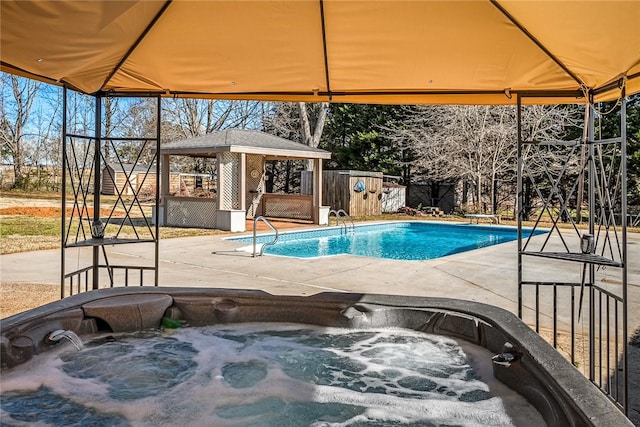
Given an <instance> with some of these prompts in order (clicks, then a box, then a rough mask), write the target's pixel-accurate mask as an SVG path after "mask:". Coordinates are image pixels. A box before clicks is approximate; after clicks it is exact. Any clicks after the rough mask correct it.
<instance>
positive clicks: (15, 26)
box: [0, 0, 640, 104]
mask: <svg viewBox="0 0 640 427" xmlns="http://www.w3.org/2000/svg"><path fill="white" fill-rule="evenodd" d="M0 5H1V6H0V7H1V10H0V12H1V15H0V16H1V19H2V22H1V25H0V28H1V46H0V55H1V61H2V70H3V71H7V72H11V73H17V74H21V75H24V76H28V77H32V78H38V79H41V80H45V81H50V82H55V83H58V84H65V85H68V86H69V87H72V88H76V89H78V90H80V91H83V92H86V93H95V92H99V91H111V90H113V91H118V92H154V93H155V92H161V93H163V94H166V95H170V96H192V97H215V98H230V99H256V100H289V101H294V100H300V101H326V100H333V101H337V102H369V103H469V104H484V103H487V104H508V103H513V102H515V97H514V96H512V95H513V94H514V93H523V92H530V91H533V92H536V93H538V94H543V95H556V96H555V97H554V98H552V99H551V101H553V102H576V101H582V102H584V98H583V99H581V100H580V99H577V98H576V97H577V96H580V95H581V94H583V93H584V92H585V91H588V90H592V91H594V93H596V94H597V96H596V100H609V99H616V98H618V97H619V95H620V92H621V91H620V86H622V85H626V91H627V94H632V93H635V92H639V91H640V24H639V23H640V2H639V1H564V0H563V1H510V0H477V1H419V0H416V1H360V0H354V1H352V0H313V1H311V0H310V1H305V0H300V1H276V0H273V1H235V0H234V1H181V0H175V1H151V0H144V1H109V0H103V1H16V0H2V1H1V2H0ZM549 91H552V92H555V91H562V92H565V91H566V93H561V94H557V93H556V94H554V93H548V92H549Z"/></svg>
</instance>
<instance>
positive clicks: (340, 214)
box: [327, 209, 356, 234]
mask: <svg viewBox="0 0 640 427" xmlns="http://www.w3.org/2000/svg"><path fill="white" fill-rule="evenodd" d="M331 214H334V215H335V217H336V225H340V221H342V226H341V227H340V233H342V231H343V230H344V234H347V231H348V225H347V221H346V219H348V220H349V221H351V231H355V229H356V224H355V223H354V222H353V218H351V216H349V214H348V213H347V212H346V211H345V210H344V209H338V210H337V211H336V210H333V209H331V210H330V211H329V220H327V225H331V224H330V222H331V221H330V219H331Z"/></svg>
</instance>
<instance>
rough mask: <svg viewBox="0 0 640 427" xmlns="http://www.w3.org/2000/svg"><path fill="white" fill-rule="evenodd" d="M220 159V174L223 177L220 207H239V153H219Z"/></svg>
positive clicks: (225, 208)
mask: <svg viewBox="0 0 640 427" xmlns="http://www.w3.org/2000/svg"><path fill="white" fill-rule="evenodd" d="M218 161H219V164H220V175H221V177H222V188H221V189H220V190H221V191H220V197H221V200H220V201H221V203H220V209H224V210H229V209H239V208H240V197H239V194H238V188H239V186H238V154H236V153H222V154H220V155H219V160H218Z"/></svg>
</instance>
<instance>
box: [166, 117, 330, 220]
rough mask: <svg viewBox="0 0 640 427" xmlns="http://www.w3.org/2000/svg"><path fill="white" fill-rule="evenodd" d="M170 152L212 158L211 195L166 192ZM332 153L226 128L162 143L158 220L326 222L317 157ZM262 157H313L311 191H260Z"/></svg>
mask: <svg viewBox="0 0 640 427" xmlns="http://www.w3.org/2000/svg"><path fill="white" fill-rule="evenodd" d="M171 156H192V157H215V158H216V159H217V169H216V193H215V194H214V197H212V198H196V197H184V196H180V195H177V196H171V195H170V194H169V171H170V161H171ZM329 158H331V153H330V152H328V151H325V150H321V149H319V148H313V147H309V146H307V145H304V144H300V143H297V142H293V141H290V140H287V139H284V138H280V137H278V136H275V135H271V134H268V133H264V132H260V131H254V130H242V129H226V130H223V131H217V132H213V133H210V134H207V135H203V136H198V137H193V138H187V139H183V140H179V141H174V142H170V143H168V144H164V145H163V146H162V147H161V148H160V170H161V176H160V189H161V190H160V192H161V197H160V204H159V213H158V218H159V221H160V225H168V226H178V227H181V226H182V227H202V228H218V229H222V230H229V231H238V232H242V231H245V224H246V221H245V219H246V218H253V217H254V216H258V215H264V216H268V217H278V218H293V219H301V220H309V221H313V223H314V224H327V221H328V216H329V207H328V206H322V160H323V159H329ZM267 160H312V161H313V172H314V173H313V174H312V176H313V178H312V185H311V188H312V191H311V194H271V193H265V162H266V161H267Z"/></svg>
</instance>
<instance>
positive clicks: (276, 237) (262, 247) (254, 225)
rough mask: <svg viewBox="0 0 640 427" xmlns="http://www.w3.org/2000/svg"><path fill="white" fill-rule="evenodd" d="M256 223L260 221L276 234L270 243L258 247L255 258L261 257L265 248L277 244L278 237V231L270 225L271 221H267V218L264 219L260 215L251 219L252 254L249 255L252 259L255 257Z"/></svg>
mask: <svg viewBox="0 0 640 427" xmlns="http://www.w3.org/2000/svg"><path fill="white" fill-rule="evenodd" d="M258 221H262V222H264V223H265V224H267V225H268V226H269V227H270V228H271V229H272V230H273V231H274V233H276V234H275V238H274V239H273V241H272V242H268V243H263V244H262V246H260V252H259V253H258V255H257V256H262V254H263V253H264V248H265V246H271V245H275V244H276V243H277V242H278V237H279V234H278V229H277V228H276V227H274V225H273V224H271V221H269V220H268V219H267V218H265V217H264V216H262V215H259V216H257V217H255V218H254V219H253V252H252V253H251V254H252V256H253V257H254V258H255V257H256V226H257V225H258Z"/></svg>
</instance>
